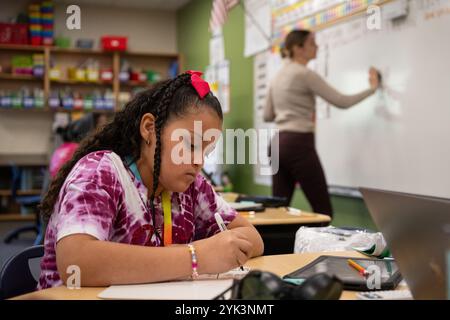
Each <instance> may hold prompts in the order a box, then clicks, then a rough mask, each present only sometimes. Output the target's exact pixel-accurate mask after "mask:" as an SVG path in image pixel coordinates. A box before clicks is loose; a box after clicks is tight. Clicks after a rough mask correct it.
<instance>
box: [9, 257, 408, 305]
mask: <svg viewBox="0 0 450 320" xmlns="http://www.w3.org/2000/svg"><path fill="white" fill-rule="evenodd" d="M321 255H334V256H348V257H355V258H358V257H364V256H363V255H361V254H360V253H358V252H356V251H348V252H326V253H325V252H322V253H300V254H285V255H274V256H262V257H257V258H254V259H251V260H249V261H248V262H247V263H246V264H245V265H246V266H248V267H250V268H251V269H253V270H256V269H259V270H263V271H270V272H272V273H275V274H277V275H278V276H280V277H281V276H284V275H286V274H288V273H290V272H292V271H294V270H297V269H299V268H301V267H303V266H305V265H307V264H308V263H310V262H312V261H313V260H314V259H316V258H317V257H319V256H321ZM104 289H105V288H99V287H96V288H81V289H79V290H70V289H67V287H65V286H61V287H56V288H51V289H46V290H42V291H36V292H32V293H28V294H25V295H22V296H18V297H15V298H13V300H98V298H97V295H98V294H99V293H100V292H101V291H103V290H104ZM397 289H398V290H402V289H405V288H404V287H399V288H397ZM341 299H342V300H354V299H356V292H355V291H344V292H343V294H342V296H341Z"/></svg>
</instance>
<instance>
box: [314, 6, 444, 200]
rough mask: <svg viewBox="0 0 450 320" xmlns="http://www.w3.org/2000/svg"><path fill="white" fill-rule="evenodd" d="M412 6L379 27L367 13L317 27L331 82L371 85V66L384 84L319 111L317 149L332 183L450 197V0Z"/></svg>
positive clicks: (356, 87)
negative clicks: (354, 100) (357, 99)
mask: <svg viewBox="0 0 450 320" xmlns="http://www.w3.org/2000/svg"><path fill="white" fill-rule="evenodd" d="M409 9H410V13H409V16H408V17H407V18H406V19H403V20H402V21H395V22H393V21H384V22H383V25H382V28H381V30H379V31H369V30H367V27H366V18H365V17H362V18H356V19H354V20H352V21H350V22H347V23H344V24H340V25H337V26H334V27H332V28H330V29H325V30H323V31H321V32H318V33H317V42H318V44H319V56H318V59H317V61H316V62H317V70H318V71H319V72H322V73H325V74H324V76H326V78H327V80H328V81H329V82H330V84H332V85H333V86H335V87H336V88H337V89H339V90H340V91H341V92H344V93H349V94H350V93H356V92H359V91H361V90H364V89H367V88H368V80H367V78H368V68H369V67H370V66H371V65H373V66H375V67H377V68H379V69H380V70H381V71H382V73H383V77H384V84H385V86H384V89H383V90H382V91H380V92H378V93H377V94H375V95H373V96H371V97H370V98H368V99H367V100H365V101H363V102H362V103H360V104H358V105H356V106H354V107H352V108H351V109H348V110H340V109H337V108H334V107H331V108H329V112H325V113H323V112H322V114H325V116H321V117H318V119H317V132H316V143H317V149H318V152H319V155H320V158H321V160H322V164H323V166H324V169H325V173H326V176H327V180H328V184H329V185H332V186H343V187H352V188H356V187H360V186H365V187H374V188H381V189H388V190H394V191H401V192H410V193H418V194H425V195H432V196H438V197H447V198H450V1H449V0H434V1H429V0H414V1H409ZM321 108H322V109H323V108H324V103H323V102H320V103H319V104H318V111H320V109H321ZM318 114H320V112H318Z"/></svg>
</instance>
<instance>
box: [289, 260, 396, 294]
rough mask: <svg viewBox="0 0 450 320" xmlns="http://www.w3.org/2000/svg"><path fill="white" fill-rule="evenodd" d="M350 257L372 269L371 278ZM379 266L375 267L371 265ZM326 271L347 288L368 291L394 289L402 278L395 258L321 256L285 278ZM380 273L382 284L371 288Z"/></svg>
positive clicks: (380, 282)
mask: <svg viewBox="0 0 450 320" xmlns="http://www.w3.org/2000/svg"><path fill="white" fill-rule="evenodd" d="M348 259H352V260H353V261H355V262H356V263H357V264H358V265H360V266H361V267H363V268H364V269H366V270H367V269H369V270H368V271H372V270H375V272H374V271H372V273H371V276H369V278H366V277H364V276H363V275H361V274H360V273H359V272H358V271H357V270H356V269H355V268H353V267H351V266H350V265H349V262H348ZM374 265H375V266H377V267H378V268H377V269H375V268H373V267H371V266H374ZM320 272H325V273H328V274H329V275H335V276H336V277H338V278H339V279H340V280H341V281H342V282H343V283H344V289H345V290H355V291H368V290H393V289H395V288H396V287H397V285H398V284H399V283H400V281H401V280H402V276H401V275H400V271H399V269H398V267H397V264H396V263H395V261H393V260H383V259H363V258H349V257H334V256H320V257H319V258H317V259H316V260H314V261H313V262H311V263H310V264H308V265H306V266H304V267H303V268H300V269H298V270H296V271H294V272H292V273H289V274H287V275H285V276H284V277H283V278H284V279H307V278H309V277H310V276H312V275H314V274H317V273H320ZM376 274H379V275H380V281H379V284H380V286H379V287H378V288H375V289H374V288H369V287H368V285H369V286H373V285H375V284H376V282H375V278H374V276H376Z"/></svg>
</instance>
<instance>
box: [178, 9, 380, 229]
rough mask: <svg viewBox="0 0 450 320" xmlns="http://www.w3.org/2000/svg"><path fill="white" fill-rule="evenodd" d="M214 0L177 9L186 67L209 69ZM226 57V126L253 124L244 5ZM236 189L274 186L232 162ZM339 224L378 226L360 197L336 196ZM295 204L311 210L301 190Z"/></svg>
mask: <svg viewBox="0 0 450 320" xmlns="http://www.w3.org/2000/svg"><path fill="white" fill-rule="evenodd" d="M211 4H212V0H192V1H191V2H190V3H189V4H187V5H186V6H184V7H183V8H182V9H180V10H179V11H178V12H177V34H178V50H179V52H180V53H181V54H182V56H183V64H184V65H183V67H184V69H185V70H190V69H195V70H205V67H206V66H207V65H208V62H209V39H210V34H209V31H208V25H209V16H210V12H211ZM223 33H224V40H225V57H226V58H227V59H228V60H230V81H231V111H230V112H229V113H227V114H226V115H225V122H224V128H242V129H244V130H246V129H248V128H251V127H252V126H253V95H252V92H253V58H245V57H244V55H243V52H244V11H243V9H242V7H241V6H237V7H235V8H233V9H232V10H231V12H230V13H229V16H228V20H227V23H226V24H225V26H224V29H223ZM226 170H227V171H228V172H229V174H230V176H231V179H232V181H233V184H234V186H235V191H237V192H240V193H245V194H261V195H269V194H270V193H271V190H270V188H268V187H265V186H260V185H256V184H254V182H253V170H252V167H251V166H250V165H233V166H228V167H227V168H226ZM332 202H333V207H334V210H335V218H334V220H333V225H336V226H359V227H366V228H372V229H374V228H375V227H374V224H373V222H372V220H371V218H370V216H369V213H368V212H367V209H366V207H365V205H364V203H363V202H362V200H360V199H351V198H344V197H332ZM292 206H293V207H297V208H301V209H303V210H310V207H309V205H308V203H307V201H306V199H305V197H304V196H303V193H302V192H301V191H300V190H299V191H296V194H295V196H294V199H293V203H292Z"/></svg>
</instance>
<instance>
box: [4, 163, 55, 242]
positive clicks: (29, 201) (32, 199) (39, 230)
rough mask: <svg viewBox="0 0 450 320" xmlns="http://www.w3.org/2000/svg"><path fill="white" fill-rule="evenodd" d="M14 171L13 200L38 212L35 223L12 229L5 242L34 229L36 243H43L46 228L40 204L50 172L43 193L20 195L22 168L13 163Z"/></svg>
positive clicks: (12, 182) (45, 180)
mask: <svg viewBox="0 0 450 320" xmlns="http://www.w3.org/2000/svg"><path fill="white" fill-rule="evenodd" d="M11 171H12V181H11V196H12V199H13V201H16V202H17V203H18V204H19V205H21V206H24V207H27V208H31V209H32V210H33V211H34V213H35V214H36V220H35V223H34V224H33V225H29V226H25V227H21V228H18V229H15V230H13V231H11V232H10V233H9V234H8V235H6V237H5V239H4V242H5V243H6V244H8V243H10V242H11V241H12V240H14V239H17V238H18V237H19V235H20V234H21V233H24V232H29V231H34V232H36V235H37V236H36V239H35V241H34V245H39V244H41V243H42V240H43V235H44V228H43V227H42V226H43V223H42V221H41V219H40V215H39V210H38V205H39V204H40V203H41V200H42V195H43V194H44V192H45V191H46V190H47V188H48V184H49V183H48V182H49V175H48V172H46V173H45V174H44V181H43V186H42V193H41V195H32V196H18V195H17V190H18V189H19V186H20V181H21V179H22V170H21V169H20V168H19V167H17V166H16V165H11ZM47 171H48V170H47Z"/></svg>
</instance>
